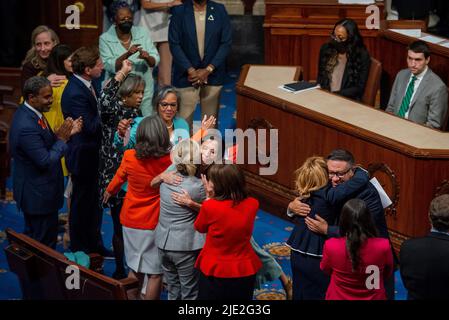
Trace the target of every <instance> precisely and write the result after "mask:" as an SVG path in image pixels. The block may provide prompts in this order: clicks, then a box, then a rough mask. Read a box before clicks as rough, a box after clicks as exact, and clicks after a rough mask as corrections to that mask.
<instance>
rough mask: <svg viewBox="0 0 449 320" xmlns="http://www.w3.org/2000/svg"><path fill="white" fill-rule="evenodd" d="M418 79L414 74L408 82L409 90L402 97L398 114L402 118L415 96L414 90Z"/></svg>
mask: <svg viewBox="0 0 449 320" xmlns="http://www.w3.org/2000/svg"><path fill="white" fill-rule="evenodd" d="M416 79H417V78H416V76H412V79H411V80H410V83H409V84H408V87H407V91H405V96H404V98H403V99H402V103H401V107H400V108H399V111H398V116H400V117H401V118H404V116H405V114H406V113H407V110H408V107H409V106H410V101H411V100H412V96H413V90H414V89H415V81H416Z"/></svg>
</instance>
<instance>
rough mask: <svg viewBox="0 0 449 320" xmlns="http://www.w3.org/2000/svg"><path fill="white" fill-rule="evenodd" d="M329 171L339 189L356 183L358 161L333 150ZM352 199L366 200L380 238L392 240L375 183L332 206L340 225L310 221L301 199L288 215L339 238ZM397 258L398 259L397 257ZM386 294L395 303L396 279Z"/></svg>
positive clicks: (307, 209) (386, 287) (348, 154)
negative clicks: (342, 214)
mask: <svg viewBox="0 0 449 320" xmlns="http://www.w3.org/2000/svg"><path fill="white" fill-rule="evenodd" d="M327 169H328V172H329V182H330V183H331V184H332V187H335V186H337V185H339V184H341V183H343V182H346V181H348V180H350V179H353V177H354V172H355V169H356V167H355V159H354V156H353V155H352V153H350V152H349V151H347V150H343V149H336V150H333V151H332V152H331V153H330V154H329V155H328V156H327ZM351 198H357V199H361V200H364V201H365V203H366V205H367V207H368V209H369V211H370V213H371V216H372V218H373V221H374V224H375V225H376V228H377V231H378V232H379V236H380V237H382V238H386V239H389V238H390V236H389V234H388V228H387V221H386V219H385V214H384V208H383V206H382V201H381V199H380V196H379V193H378V192H377V189H376V188H375V187H374V186H373V184H372V183H367V184H366V185H365V187H364V188H362V189H361V190H360V191H359V192H358V193H356V194H355V195H352V196H351V195H349V194H348V195H347V196H346V197H345V196H341V195H340V201H338V203H334V204H332V205H333V206H334V210H335V213H336V217H337V218H336V221H335V224H334V225H328V223H327V222H326V220H324V219H322V218H321V217H319V215H316V216H315V217H316V219H313V218H311V217H307V215H308V214H309V213H310V207H309V206H308V205H307V204H305V203H302V202H301V201H300V200H299V198H296V199H295V200H293V201H292V202H290V204H289V206H288V209H289V211H288V212H291V215H292V214H297V215H300V216H304V217H306V219H305V220H306V221H305V222H306V225H307V227H308V228H309V229H310V230H311V231H314V232H317V233H321V234H325V235H328V236H329V237H339V236H340V231H339V227H338V220H339V216H340V212H341V208H342V207H343V205H344V204H345V203H346V201H348V200H350V199H351ZM393 256H394V257H395V255H394V253H393ZM385 290H386V293H387V297H388V299H389V300H394V277H390V278H389V279H387V280H386V281H385Z"/></svg>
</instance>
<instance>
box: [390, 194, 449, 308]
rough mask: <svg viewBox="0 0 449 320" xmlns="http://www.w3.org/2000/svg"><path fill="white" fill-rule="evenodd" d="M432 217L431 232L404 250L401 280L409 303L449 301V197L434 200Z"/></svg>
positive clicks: (401, 261) (404, 246)
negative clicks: (420, 300)
mask: <svg viewBox="0 0 449 320" xmlns="http://www.w3.org/2000/svg"><path fill="white" fill-rule="evenodd" d="M429 218H430V224H431V227H432V228H431V230H430V233H429V234H428V235H427V236H425V237H422V238H416V239H409V240H406V241H404V243H403V244H402V247H401V252H400V256H399V257H400V259H399V261H400V263H401V265H400V270H401V277H402V281H403V282H404V286H405V288H406V289H407V290H408V299H409V300H415V299H448V298H449V194H443V195H441V196H439V197H436V198H435V199H433V200H432V202H431V203H430V210H429Z"/></svg>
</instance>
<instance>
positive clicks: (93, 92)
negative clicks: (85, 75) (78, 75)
mask: <svg viewBox="0 0 449 320" xmlns="http://www.w3.org/2000/svg"><path fill="white" fill-rule="evenodd" d="M90 91H91V92H92V94H93V95H94V97H95V100H97V94H96V93H95V90H94V87H93V86H92V85H91V86H90Z"/></svg>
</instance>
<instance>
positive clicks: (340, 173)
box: [329, 168, 352, 179]
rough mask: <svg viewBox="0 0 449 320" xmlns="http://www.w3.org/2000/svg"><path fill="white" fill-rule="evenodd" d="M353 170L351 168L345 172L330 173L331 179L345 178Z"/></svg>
mask: <svg viewBox="0 0 449 320" xmlns="http://www.w3.org/2000/svg"><path fill="white" fill-rule="evenodd" d="M351 170H352V168H349V169H348V170H346V171H345V172H329V178H333V177H338V178H339V179H341V178H343V177H344V176H345V175H346V174H347V173H348V172H349V171H351Z"/></svg>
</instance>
